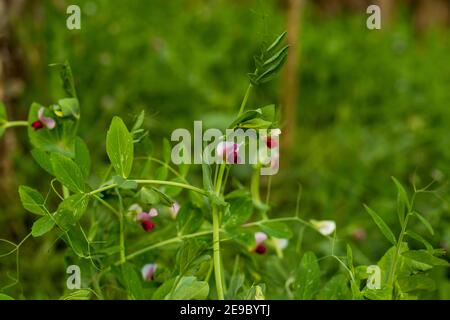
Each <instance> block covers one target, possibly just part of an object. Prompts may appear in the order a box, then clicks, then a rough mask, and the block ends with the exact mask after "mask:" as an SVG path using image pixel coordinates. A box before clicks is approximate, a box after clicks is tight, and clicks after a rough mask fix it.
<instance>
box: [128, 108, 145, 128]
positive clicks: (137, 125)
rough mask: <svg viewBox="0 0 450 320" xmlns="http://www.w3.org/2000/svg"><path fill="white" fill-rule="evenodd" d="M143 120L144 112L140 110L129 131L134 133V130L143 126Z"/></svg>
mask: <svg viewBox="0 0 450 320" xmlns="http://www.w3.org/2000/svg"><path fill="white" fill-rule="evenodd" d="M144 120H145V110H142V111H141V113H139V115H138V116H137V118H136V121H135V122H134V125H133V128H132V129H131V132H135V131H136V130H139V129H140V128H141V127H142V125H143V124H144Z"/></svg>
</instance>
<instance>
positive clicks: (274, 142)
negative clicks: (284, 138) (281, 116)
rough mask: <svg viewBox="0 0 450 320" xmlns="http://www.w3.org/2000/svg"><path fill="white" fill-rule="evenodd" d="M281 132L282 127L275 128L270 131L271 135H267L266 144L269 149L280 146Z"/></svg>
mask: <svg viewBox="0 0 450 320" xmlns="http://www.w3.org/2000/svg"><path fill="white" fill-rule="evenodd" d="M280 134H281V130H280V129H273V130H271V131H270V135H269V136H267V137H266V145H267V148H269V149H274V148H276V147H278V136H279V135H280Z"/></svg>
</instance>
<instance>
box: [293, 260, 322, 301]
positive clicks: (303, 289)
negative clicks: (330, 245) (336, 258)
mask: <svg viewBox="0 0 450 320" xmlns="http://www.w3.org/2000/svg"><path fill="white" fill-rule="evenodd" d="M294 288H295V298H296V299H299V300H309V299H313V298H314V297H315V296H316V294H317V293H318V292H319V289H320V268H319V264H318V263H317V258H316V256H315V254H314V253H312V252H306V253H305V254H304V255H303V258H302V260H301V261H300V265H299V267H298V269H297V279H296V281H295V283H294Z"/></svg>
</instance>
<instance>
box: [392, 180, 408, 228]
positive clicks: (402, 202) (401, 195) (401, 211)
mask: <svg viewBox="0 0 450 320" xmlns="http://www.w3.org/2000/svg"><path fill="white" fill-rule="evenodd" d="M391 179H392V180H393V181H394V183H395V186H396V187H397V214H398V219H399V221H400V225H401V226H403V223H404V221H405V207H406V208H408V211H410V210H411V205H410V203H409V199H408V194H407V193H406V191H405V189H404V188H403V186H402V184H401V183H400V182H399V181H398V180H397V179H396V178H394V177H391Z"/></svg>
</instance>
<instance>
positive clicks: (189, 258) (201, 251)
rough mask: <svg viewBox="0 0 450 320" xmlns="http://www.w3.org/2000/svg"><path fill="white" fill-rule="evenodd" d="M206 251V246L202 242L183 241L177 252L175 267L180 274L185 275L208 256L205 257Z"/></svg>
mask: <svg viewBox="0 0 450 320" xmlns="http://www.w3.org/2000/svg"><path fill="white" fill-rule="evenodd" d="M206 249H207V247H206V244H205V243H204V242H202V241H199V240H189V241H185V242H184V243H183V245H182V247H181V248H180V250H178V253H177V258H176V265H177V266H178V267H179V269H180V274H181V275H185V274H186V273H188V271H189V270H192V269H196V266H198V265H199V263H201V262H203V261H204V259H205V257H207V256H208V255H205V251H206ZM191 275H192V273H191Z"/></svg>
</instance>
